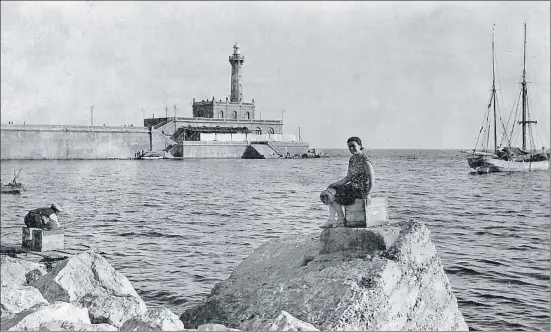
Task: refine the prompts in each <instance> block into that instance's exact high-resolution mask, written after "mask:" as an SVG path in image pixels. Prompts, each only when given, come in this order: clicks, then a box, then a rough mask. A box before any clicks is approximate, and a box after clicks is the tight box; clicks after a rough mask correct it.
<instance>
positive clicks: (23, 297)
mask: <svg viewBox="0 0 551 332" xmlns="http://www.w3.org/2000/svg"><path fill="white" fill-rule="evenodd" d="M0 296H1V302H0V303H1V306H0V307H1V317H2V319H8V318H11V317H13V316H14V315H15V314H18V313H20V312H22V311H25V310H27V309H30V308H32V307H34V306H37V305H46V304H48V301H46V299H45V298H44V297H43V296H42V294H41V293H40V291H39V290H38V289H36V288H34V287H31V286H24V285H20V284H11V285H2V289H1V293H0Z"/></svg>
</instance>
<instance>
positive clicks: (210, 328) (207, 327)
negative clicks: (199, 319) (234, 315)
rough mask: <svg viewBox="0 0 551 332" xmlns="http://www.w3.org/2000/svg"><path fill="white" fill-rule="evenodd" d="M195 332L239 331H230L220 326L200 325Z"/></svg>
mask: <svg viewBox="0 0 551 332" xmlns="http://www.w3.org/2000/svg"><path fill="white" fill-rule="evenodd" d="M196 331H239V330H238V329H232V328H229V327H227V326H226V325H222V324H202V325H199V327H198V328H197V330H196Z"/></svg>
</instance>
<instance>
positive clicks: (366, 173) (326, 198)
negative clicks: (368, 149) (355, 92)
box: [320, 137, 375, 228]
mask: <svg viewBox="0 0 551 332" xmlns="http://www.w3.org/2000/svg"><path fill="white" fill-rule="evenodd" d="M346 143H347V145H348V150H349V151H350V153H352V157H350V161H349V162H348V174H347V175H346V177H344V178H343V179H342V180H340V181H337V182H335V183H332V184H330V185H329V187H328V189H327V190H324V191H323V192H322V193H321V195H320V198H321V200H322V202H323V203H324V204H327V205H329V220H328V221H327V222H326V223H325V224H323V225H322V226H320V227H321V228H330V227H333V226H339V227H344V226H345V224H346V219H345V217H344V212H343V210H342V206H343V205H351V204H353V203H354V201H355V200H356V199H357V198H363V199H365V198H368V199H369V197H370V194H371V190H372V188H373V182H374V179H375V176H374V173H373V165H372V164H371V160H370V159H369V158H368V157H367V156H366V155H365V154H363V152H362V150H363V149H364V148H363V146H362V141H361V140H360V138H358V137H350V138H349V139H348V141H347V142H346ZM333 211H334V212H336V213H337V222H336V224H335V220H334V212H333Z"/></svg>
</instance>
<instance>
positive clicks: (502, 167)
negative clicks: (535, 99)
mask: <svg viewBox="0 0 551 332" xmlns="http://www.w3.org/2000/svg"><path fill="white" fill-rule="evenodd" d="M492 73H493V75H492V76H493V81H492V92H491V97H490V103H489V104H488V108H487V111H486V114H485V116H484V119H485V120H484V121H483V123H482V128H480V132H479V135H478V138H477V141H476V144H475V148H474V149H473V150H468V151H465V150H460V152H464V153H467V162H468V164H469V166H470V167H471V168H473V169H474V170H475V171H476V172H478V173H492V172H527V171H539V170H547V169H549V153H548V152H546V150H545V148H544V147H542V148H539V146H536V143H535V140H534V139H535V138H536V139H537V135H536V134H535V128H533V127H532V125H535V124H536V123H537V121H534V120H533V119H532V114H531V113H530V109H529V106H530V104H529V103H528V88H527V82H526V23H525V24H524V67H523V70H522V83H521V91H520V94H521V95H522V112H521V119H520V121H519V119H517V114H518V110H519V103H518V102H517V107H516V108H514V109H513V111H512V112H511V114H510V115H509V119H510V120H511V126H509V120H508V121H507V124H505V123H503V121H502V120H501V116H499V113H498V109H497V107H498V100H497V95H496V86H495V55H494V36H493V33H492ZM498 116H499V121H500V125H501V127H500V131H501V140H500V143H499V144H498V135H497V131H498ZM492 120H493V121H492ZM492 122H493V123H492ZM517 124H519V125H521V128H520V129H522V131H521V133H520V136H521V138H522V143H521V144H520V142H513V140H514V138H516V137H518V136H519V130H520V129H519V128H518V126H516V125H517ZM492 125H493V126H492ZM491 127H493V141H494V148H493V150H489V144H490V131H491V130H490V129H491ZM481 135H482V140H480V137H481ZM479 141H480V143H481V145H480V147H479V145H478V143H479ZM515 144H518V145H521V146H520V147H519V146H518V145H515ZM527 144H528V145H529V146H527Z"/></svg>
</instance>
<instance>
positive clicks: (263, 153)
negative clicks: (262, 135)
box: [241, 143, 283, 159]
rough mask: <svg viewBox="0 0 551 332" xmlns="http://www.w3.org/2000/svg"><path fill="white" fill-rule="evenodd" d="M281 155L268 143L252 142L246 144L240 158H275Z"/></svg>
mask: <svg viewBox="0 0 551 332" xmlns="http://www.w3.org/2000/svg"><path fill="white" fill-rule="evenodd" d="M281 157H283V156H282V155H281V153H279V152H278V151H277V150H276V149H274V147H273V146H271V145H270V144H269V143H252V144H251V145H249V146H247V148H246V149H245V152H243V155H242V156H241V158H242V159H275V158H281Z"/></svg>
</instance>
